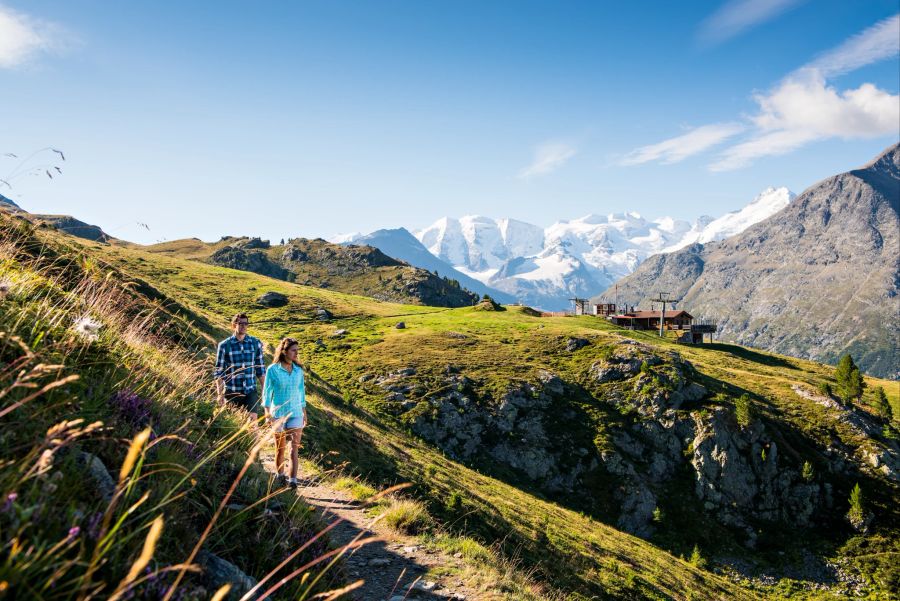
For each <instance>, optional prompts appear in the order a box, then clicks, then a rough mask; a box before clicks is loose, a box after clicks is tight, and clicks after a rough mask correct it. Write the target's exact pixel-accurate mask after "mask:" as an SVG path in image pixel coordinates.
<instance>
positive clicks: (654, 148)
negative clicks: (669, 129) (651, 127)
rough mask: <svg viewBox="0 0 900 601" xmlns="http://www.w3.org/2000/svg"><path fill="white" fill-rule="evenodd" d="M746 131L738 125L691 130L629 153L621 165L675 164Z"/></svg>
mask: <svg viewBox="0 0 900 601" xmlns="http://www.w3.org/2000/svg"><path fill="white" fill-rule="evenodd" d="M744 129H746V128H745V127H744V126H743V125H741V124H740V123H734V122H732V123H713V124H711V125H703V126H701V127H697V128H695V129H692V130H691V131H689V132H688V133H686V134H683V135H680V136H676V137H674V138H669V139H668V140H663V141H662V142H658V143H656V144H650V145H649V146H641V147H640V148H636V149H634V150H632V151H631V152H629V153H628V154H627V155H625V157H624V158H623V159H622V160H621V161H620V163H619V164H621V165H639V164H641V163H648V162H650V161H660V162H662V163H667V164H668V163H677V162H679V161H683V160H684V159H686V158H688V157H689V156H691V155H694V154H697V153H698V152H703V151H704V150H706V149H708V148H712V147H713V146H715V145H717V144H720V143H722V142H724V141H725V140H727V139H728V138H730V137H732V136H735V135H737V134H739V133H741V132H742V131H744Z"/></svg>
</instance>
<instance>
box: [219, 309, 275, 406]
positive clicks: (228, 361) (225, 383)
mask: <svg viewBox="0 0 900 601" xmlns="http://www.w3.org/2000/svg"><path fill="white" fill-rule="evenodd" d="M249 326H250V318H248V317H247V314H246V313H238V314H237V315H235V316H234V317H233V318H231V327H232V328H233V331H234V334H233V335H232V336H229V337H228V338H226V339H225V340H223V341H222V342H220V343H219V349H218V351H217V352H216V369H215V372H214V374H213V377H214V378H215V380H216V396H217V397H218V400H219V403H225V401H228V402H230V403H231V404H232V405H235V406H237V407H243V408H244V409H246V410H247V412H249V413H250V417H252V418H253V421H254V422H255V421H256V420H257V419H258V418H259V398H258V394H257V392H256V379H257V378H259V383H260V386H263V385H264V384H265V381H266V372H265V366H264V365H263V347H262V342H260V341H259V338H254V337H253V336H250V335H248V334H247V328H248V327H249Z"/></svg>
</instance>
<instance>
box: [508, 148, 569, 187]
mask: <svg viewBox="0 0 900 601" xmlns="http://www.w3.org/2000/svg"><path fill="white" fill-rule="evenodd" d="M575 154H577V151H576V150H575V148H574V147H572V146H570V145H569V144H564V143H561V142H548V143H546V144H541V145H540V146H538V147H537V148H535V150H534V160H533V161H532V162H531V164H530V165H529V166H528V167H525V168H524V169H522V170H521V171H519V175H518V177H519V178H520V179H531V178H532V177H537V176H540V175H547V174H548V173H552V172H553V171H556V170H557V169H559V168H560V167H562V166H563V165H565V164H566V163H567V162H568V160H569V159H571V158H572V157H573V156H575Z"/></svg>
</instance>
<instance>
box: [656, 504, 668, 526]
mask: <svg viewBox="0 0 900 601" xmlns="http://www.w3.org/2000/svg"><path fill="white" fill-rule="evenodd" d="M665 517H666V514H664V513H663V510H662V509H660V508H659V507H656V509H654V510H653V521H654V522H656V523H657V524H661V523H662V521H663V520H664V519H665Z"/></svg>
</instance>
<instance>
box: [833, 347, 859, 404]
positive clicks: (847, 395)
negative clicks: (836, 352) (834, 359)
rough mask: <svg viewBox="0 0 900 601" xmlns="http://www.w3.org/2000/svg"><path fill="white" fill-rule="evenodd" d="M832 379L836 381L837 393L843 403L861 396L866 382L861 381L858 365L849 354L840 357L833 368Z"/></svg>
mask: <svg viewBox="0 0 900 601" xmlns="http://www.w3.org/2000/svg"><path fill="white" fill-rule="evenodd" d="M834 379H835V380H836V381H837V391H836V392H837V394H838V396H839V397H841V399H842V400H843V401H844V402H845V403H849V402H850V401H852V400H854V399H859V397H861V396H862V392H863V388H865V386H866V384H865V382H864V381H863V377H862V373H861V372H860V371H859V367H857V366H856V363H854V362H853V357H851V356H850V355H849V354H847V355H844V356H843V357H841V360H840V361H838V364H837V368H835V370H834Z"/></svg>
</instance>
